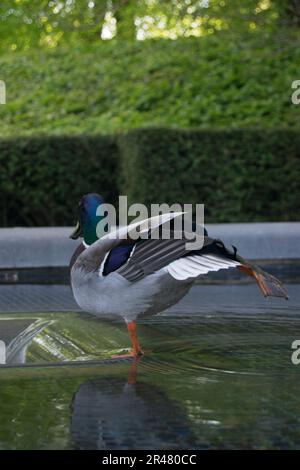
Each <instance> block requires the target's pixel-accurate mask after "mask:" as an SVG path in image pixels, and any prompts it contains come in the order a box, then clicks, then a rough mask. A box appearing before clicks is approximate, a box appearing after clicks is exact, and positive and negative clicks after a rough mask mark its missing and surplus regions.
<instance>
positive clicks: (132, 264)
mask: <svg viewBox="0 0 300 470" xmlns="http://www.w3.org/2000/svg"><path fill="white" fill-rule="evenodd" d="M120 243H126V241H125V242H124V241H122V242H121V241H120V239H114V238H109V237H103V239H100V240H98V241H96V242H95V243H94V244H92V245H90V246H89V247H88V248H86V249H83V250H82V249H80V250H79V255H78V256H77V257H76V256H75V258H74V260H73V266H72V268H71V284H72V289H73V293H74V297H75V300H76V302H77V303H78V305H79V306H80V307H81V308H82V309H83V310H85V311H88V312H91V313H93V314H95V315H97V316H99V317H103V316H106V317H114V316H120V317H122V318H124V319H125V320H126V322H131V321H134V320H135V319H136V318H137V317H138V316H141V315H152V314H156V313H159V312H161V311H163V310H165V309H166V308H168V307H170V306H171V305H173V304H175V303H177V302H178V301H179V300H180V299H181V298H182V297H183V296H184V295H185V294H186V293H187V292H188V290H189V289H190V287H191V286H192V284H193V282H194V281H195V279H196V278H197V277H198V276H200V275H202V274H206V273H207V272H209V271H217V270H219V269H226V268H230V267H235V266H237V265H238V264H240V263H239V262H238V261H237V260H236V259H234V255H232V254H229V252H227V251H226V253H228V255H227V256H224V255H222V253H219V252H218V251H217V254H216V253H215V251H214V249H215V250H216V249H217V248H216V241H215V240H212V239H210V238H209V237H204V248H206V251H204V252H203V253H202V251H201V250H200V252H199V250H197V251H196V252H195V251H187V249H186V240H185V239H183V238H182V239H174V238H173V239H168V240H166V239H147V240H139V241H138V242H137V243H136V244H135V246H134V249H133V252H132V254H131V256H130V258H129V260H128V261H127V262H126V263H124V264H123V265H122V266H120V267H119V268H118V269H116V270H115V271H114V272H111V273H109V274H108V275H103V266H104V264H105V262H106V258H107V255H108V254H109V253H110V252H111V250H113V249H114V248H115V247H117V246H118V245H120ZM210 246H211V247H212V252H210V249H208V250H207V248H209V247H210ZM219 250H221V248H219Z"/></svg>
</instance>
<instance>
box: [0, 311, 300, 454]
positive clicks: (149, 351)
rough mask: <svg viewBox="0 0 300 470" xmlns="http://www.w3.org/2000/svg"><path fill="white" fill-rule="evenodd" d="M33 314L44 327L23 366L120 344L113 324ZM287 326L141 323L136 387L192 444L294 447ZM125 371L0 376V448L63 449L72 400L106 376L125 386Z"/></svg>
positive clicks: (297, 417) (295, 415)
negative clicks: (165, 408)
mask: <svg viewBox="0 0 300 470" xmlns="http://www.w3.org/2000/svg"><path fill="white" fill-rule="evenodd" d="M21 317H22V318H26V315H21ZM39 317H40V318H45V319H46V318H47V319H48V320H50V319H51V320H52V323H51V324H50V325H48V326H47V327H46V328H45V329H44V330H43V332H41V333H40V334H39V335H38V336H37V337H36V338H35V340H34V341H33V343H32V344H31V345H30V346H29V349H28V356H27V360H29V359H30V360H31V361H32V362H35V364H37V363H38V362H40V361H42V360H45V361H50V362H52V361H57V360H63V359H65V360H78V359H80V358H82V359H83V357H82V356H84V357H85V358H90V359H96V358H98V359H101V358H102V359H105V358H106V357H107V355H108V351H110V352H111V351H112V350H113V349H118V348H122V347H124V346H127V344H128V338H127V333H126V329H125V326H124V325H123V324H121V323H113V324H112V323H108V322H103V321H100V320H97V319H95V318H93V317H89V316H85V315H84V314H82V315H78V314H66V315H65V314H64V315H61V314H47V315H42V314H41V315H39ZM295 322H296V323H297V320H295V319H293V321H289V319H287V318H284V319H281V318H274V319H273V320H270V319H268V321H265V319H264V318H260V319H257V318H256V319H249V318H248V319H247V318H241V319H237V318H230V317H227V318H226V319H223V320H222V319H221V318H203V317H201V316H199V317H195V318H185V319H181V320H180V321H179V319H177V318H175V317H168V318H166V317H161V318H160V319H155V318H154V319H149V320H147V321H146V320H145V321H144V322H142V324H141V325H140V327H139V331H140V336H141V342H142V344H143V346H144V348H145V351H146V357H145V358H144V359H142V360H141V362H140V363H139V366H138V381H139V382H141V383H143V384H147V383H148V384H151V385H153V386H154V387H156V389H157V390H160V391H161V393H162V394H163V395H164V396H165V397H166V399H168V400H170V401H171V402H172V403H177V404H178V406H179V408H180V409H181V410H184V415H186V416H187V419H188V422H189V424H190V427H191V431H192V433H193V435H195V436H196V437H197V442H199V443H200V445H201V446H202V447H205V448H207V447H209V448H210V447H212V448H230V447H249V448H255V447H257V448H274V447H275V448H281V447H282V448H293V447H297V446H298V445H299V439H300V406H299V400H298V389H299V378H298V377H299V374H298V370H297V368H296V367H295V366H292V365H291V362H290V351H289V347H290V344H291V341H292V339H294V331H295V328H296V327H297V324H295ZM54 345H55V348H54ZM56 346H57V351H58V355H55V352H54V349H55V350H56ZM129 368H130V361H124V362H114V361H112V362H107V363H105V362H103V363H101V364H100V363H99V364H98V365H96V364H82V365H74V366H71V365H64V366H56V367H40V366H39V367H37V366H36V367H23V368H8V369H1V370H0V377H1V388H0V415H1V425H0V447H1V448H70V447H72V446H73V443H72V440H71V437H70V419H71V411H70V403H71V401H72V398H73V395H74V394H75V393H76V391H77V390H78V389H79V388H80V386H81V385H82V384H83V383H84V382H86V381H88V380H96V381H100V382H101V380H102V379H103V378H105V380H106V381H107V380H108V381H109V377H114V380H118V381H119V383H123V382H124V384H125V383H126V380H127V375H128V372H129ZM100 382H99V383H100ZM144 388H145V387H144ZM149 390H150V387H149ZM149 393H150V392H149ZM150 395H151V393H150ZM147 396H148V395H147ZM148 398H149V397H148Z"/></svg>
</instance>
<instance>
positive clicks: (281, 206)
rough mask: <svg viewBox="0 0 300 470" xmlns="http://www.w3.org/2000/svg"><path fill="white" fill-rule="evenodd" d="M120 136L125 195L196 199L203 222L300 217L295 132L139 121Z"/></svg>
mask: <svg viewBox="0 0 300 470" xmlns="http://www.w3.org/2000/svg"><path fill="white" fill-rule="evenodd" d="M120 141H121V143H120V144H119V145H120V151H121V157H122V172H123V173H122V174H123V178H124V179H123V193H125V194H127V195H128V196H129V199H130V201H131V202H143V203H146V204H150V203H162V202H167V203H169V204H172V203H176V202H179V203H182V204H183V203H193V204H196V203H203V204H205V218H206V221H208V222H246V221H248V222H249V221H252V222H255V221H276V220H282V221H286V220H299V218H300V207H299V188H300V167H299V158H300V136H299V133H298V132H294V131H290V130H283V129H282V130H274V131H269V132H266V131H261V130H219V131H218V130H190V131H179V130H170V129H142V130H135V131H132V132H130V133H128V134H126V135H125V136H122V137H121V138H120Z"/></svg>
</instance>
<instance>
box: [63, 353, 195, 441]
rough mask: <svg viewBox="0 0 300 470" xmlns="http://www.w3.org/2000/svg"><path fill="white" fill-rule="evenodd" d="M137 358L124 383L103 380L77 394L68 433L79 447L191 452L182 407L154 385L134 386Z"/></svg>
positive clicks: (188, 433)
mask: <svg viewBox="0 0 300 470" xmlns="http://www.w3.org/2000/svg"><path fill="white" fill-rule="evenodd" d="M138 362H139V359H137V360H136V361H135V362H134V363H133V364H132V365H131V368H130V372H129V376H128V380H127V382H125V383H124V379H121V378H119V377H103V378H100V379H96V380H90V381H87V382H84V383H83V384H82V385H81V386H80V387H79V389H78V391H77V392H76V393H75V395H74V398H73V401H72V405H71V410H72V419H71V434H72V438H73V441H74V446H75V448H77V449H98V450H104V449H110V450H113V449H115V450H116V449H120V450H123V449H147V450H149V449H155V450H159V449H195V448H196V447H197V446H196V442H195V439H194V437H193V435H192V433H191V432H190V430H189V426H188V421H187V417H186V415H185V412H184V411H183V410H182V408H181V407H180V406H179V405H178V404H177V403H176V402H173V401H171V400H170V399H169V398H168V397H167V396H166V395H165V394H164V393H163V392H162V391H160V390H159V388H158V387H157V386H154V385H150V384H148V383H142V382H137V366H138Z"/></svg>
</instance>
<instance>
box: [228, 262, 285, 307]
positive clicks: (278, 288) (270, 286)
mask: <svg viewBox="0 0 300 470" xmlns="http://www.w3.org/2000/svg"><path fill="white" fill-rule="evenodd" d="M239 261H241V265H240V266H237V268H238V269H239V270H240V271H242V272H244V273H246V274H248V276H252V277H254V279H255V280H256V282H257V284H258V286H259V288H260V290H261V292H262V293H263V295H264V296H265V297H268V296H273V297H284V298H285V299H288V298H289V296H288V293H287V290H286V289H285V287H284V285H283V284H282V282H280V281H279V279H277V278H276V277H275V276H272V274H269V273H267V272H266V271H263V270H262V269H261V268H260V267H259V266H256V265H255V264H250V263H248V262H247V261H246V260H244V259H242V258H240V260H239Z"/></svg>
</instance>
